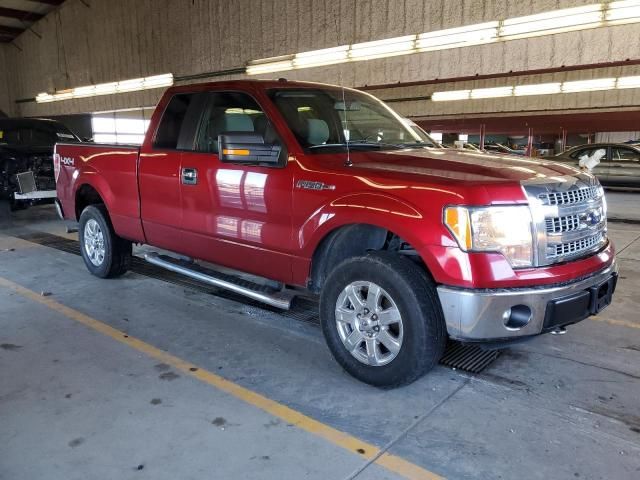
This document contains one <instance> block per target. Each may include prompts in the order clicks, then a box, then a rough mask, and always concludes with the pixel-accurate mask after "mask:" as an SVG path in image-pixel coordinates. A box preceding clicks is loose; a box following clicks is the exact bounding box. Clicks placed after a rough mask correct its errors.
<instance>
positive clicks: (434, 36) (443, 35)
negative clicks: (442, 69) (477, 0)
mask: <svg viewBox="0 0 640 480" xmlns="http://www.w3.org/2000/svg"><path fill="white" fill-rule="evenodd" d="M498 25H499V24H498V22H487V23H479V24H477V25H468V26H465V27H459V28H449V29H446V30H437V31H435V32H427V33H421V34H420V35H418V41H417V43H416V48H417V49H418V51H421V52H428V51H432V50H442V49H445V48H455V47H463V46H467V45H478V44H482V43H490V42H493V41H495V40H497V37H498Z"/></svg>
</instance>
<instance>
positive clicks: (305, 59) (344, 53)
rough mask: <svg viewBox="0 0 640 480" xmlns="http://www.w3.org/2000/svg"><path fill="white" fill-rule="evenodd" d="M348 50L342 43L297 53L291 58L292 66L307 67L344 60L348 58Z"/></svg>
mask: <svg viewBox="0 0 640 480" xmlns="http://www.w3.org/2000/svg"><path fill="white" fill-rule="evenodd" d="M348 50H349V47H348V46H347V45H343V46H340V47H334V48H323V49H322V50H312V51H309V52H302V53H297V54H296V55H295V57H294V58H293V66H294V67H295V68H309V67H319V66H323V65H331V64H334V63H341V62H346V61H347V60H348Z"/></svg>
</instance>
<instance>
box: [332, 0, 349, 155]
mask: <svg viewBox="0 0 640 480" xmlns="http://www.w3.org/2000/svg"><path fill="white" fill-rule="evenodd" d="M338 15H340V6H339V5H338ZM338 15H336V16H334V17H333V24H334V26H335V28H336V45H340V28H339V26H338ZM338 68H339V69H340V70H339V73H338V81H339V82H340V88H341V89H342V105H343V106H344V125H343V128H342V134H343V135H344V139H345V140H346V145H347V159H346V160H345V162H344V166H345V167H351V166H353V162H352V161H351V150H350V148H349V136H350V135H347V134H346V131H347V128H346V127H348V125H349V119H348V117H347V111H348V110H349V109H348V108H347V101H346V99H345V94H344V81H343V79H342V65H338Z"/></svg>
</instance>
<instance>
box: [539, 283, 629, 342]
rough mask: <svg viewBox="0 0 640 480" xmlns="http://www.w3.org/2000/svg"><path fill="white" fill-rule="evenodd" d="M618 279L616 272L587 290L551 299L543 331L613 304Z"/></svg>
mask: <svg viewBox="0 0 640 480" xmlns="http://www.w3.org/2000/svg"><path fill="white" fill-rule="evenodd" d="M617 281H618V275H617V274H615V273H614V274H612V275H611V276H610V277H609V278H607V279H606V280H604V281H602V282H600V283H598V284H597V285H594V286H592V287H590V288H588V289H586V290H581V291H579V292H576V293H573V294H571V295H568V296H566V297H562V298H556V299H555V300H551V301H550V302H549V303H547V308H546V311H545V317H544V324H543V327H542V331H543V332H547V331H550V330H553V329H555V328H557V327H561V326H565V325H570V324H572V323H577V322H579V321H581V320H584V319H585V318H587V317H589V316H591V315H596V314H598V313H599V312H601V311H602V310H604V309H605V308H606V307H608V306H609V305H610V304H611V300H612V298H613V292H614V291H615V289H616V283H617Z"/></svg>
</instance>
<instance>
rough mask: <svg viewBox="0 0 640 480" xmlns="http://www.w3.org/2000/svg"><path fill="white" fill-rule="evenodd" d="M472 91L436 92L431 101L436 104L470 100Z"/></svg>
mask: <svg viewBox="0 0 640 480" xmlns="http://www.w3.org/2000/svg"><path fill="white" fill-rule="evenodd" d="M470 94H471V90H450V91H448V92H434V93H433V94H432V95H431V100H433V101H434V102H446V101H449V100H468V99H469V96H470Z"/></svg>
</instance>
